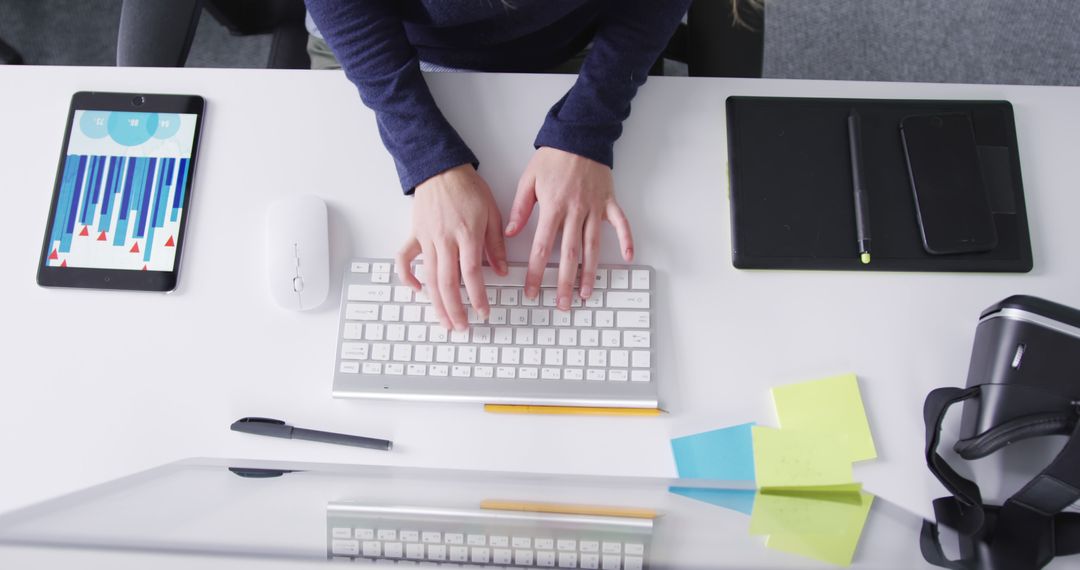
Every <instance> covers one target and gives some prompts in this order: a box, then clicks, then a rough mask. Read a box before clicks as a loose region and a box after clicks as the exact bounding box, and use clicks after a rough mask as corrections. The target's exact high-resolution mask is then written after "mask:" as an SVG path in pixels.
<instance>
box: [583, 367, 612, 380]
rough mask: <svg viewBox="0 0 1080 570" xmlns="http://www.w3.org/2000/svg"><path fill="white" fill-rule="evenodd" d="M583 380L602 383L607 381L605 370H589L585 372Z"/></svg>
mask: <svg viewBox="0 0 1080 570" xmlns="http://www.w3.org/2000/svg"><path fill="white" fill-rule="evenodd" d="M585 379H586V380H591V381H593V382H603V381H604V380H606V379H607V370H604V369H603V368H590V369H588V370H586V371H585Z"/></svg>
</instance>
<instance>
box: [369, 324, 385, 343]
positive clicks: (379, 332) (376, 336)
mask: <svg viewBox="0 0 1080 570" xmlns="http://www.w3.org/2000/svg"><path fill="white" fill-rule="evenodd" d="M384 330H385V327H384V326H383V325H382V324H381V323H368V325H367V326H366V327H364V340H382V339H383V332H384Z"/></svg>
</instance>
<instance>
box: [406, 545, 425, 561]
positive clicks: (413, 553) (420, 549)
mask: <svg viewBox="0 0 1080 570" xmlns="http://www.w3.org/2000/svg"><path fill="white" fill-rule="evenodd" d="M423 557H424V545H423V544H420V543H419V542H409V543H407V544H405V558H412V559H413V560H418V559H421V558H423Z"/></svg>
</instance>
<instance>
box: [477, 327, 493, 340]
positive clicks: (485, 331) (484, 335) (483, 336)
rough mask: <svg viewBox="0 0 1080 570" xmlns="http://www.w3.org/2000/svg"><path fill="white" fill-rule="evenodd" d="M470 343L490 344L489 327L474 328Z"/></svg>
mask: <svg viewBox="0 0 1080 570" xmlns="http://www.w3.org/2000/svg"><path fill="white" fill-rule="evenodd" d="M472 341H473V342H474V343H476V344H488V343H490V342H491V327H474V328H473V334H472Z"/></svg>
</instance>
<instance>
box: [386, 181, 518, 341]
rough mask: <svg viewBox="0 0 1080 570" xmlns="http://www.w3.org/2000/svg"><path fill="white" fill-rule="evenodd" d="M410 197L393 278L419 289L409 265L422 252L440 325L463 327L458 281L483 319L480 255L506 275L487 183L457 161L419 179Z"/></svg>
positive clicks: (485, 308) (496, 215)
mask: <svg viewBox="0 0 1080 570" xmlns="http://www.w3.org/2000/svg"><path fill="white" fill-rule="evenodd" d="M413 199H414V201H413V229H412V235H411V236H410V237H409V241H407V242H406V243H405V247H403V248H401V251H399V252H398V255H397V274H398V277H400V278H401V280H402V281H403V282H405V283H406V284H407V285H409V286H410V287H412V288H413V289H415V290H417V291H419V290H420V281H418V280H417V279H416V276H415V275H413V271H412V266H411V265H410V264H411V262H412V260H413V259H416V256H417V255H419V254H420V253H423V254H424V280H425V282H426V283H427V291H428V296H429V297H430V298H431V304H432V306H433V307H434V308H435V314H436V315H438V317H439V322H440V323H442V326H444V327H446V328H447V329H450V330H459V331H462V330H465V329H467V328H468V327H469V320H468V313H467V311H466V310H465V305H464V304H463V303H462V301H461V288H460V284H459V283H460V282H461V281H464V282H465V291H466V292H467V293H468V294H469V300H470V302H471V303H472V306H473V308H474V309H476V312H477V314H478V315H479V316H480V318H481V319H485V320H486V319H487V316H488V312H489V307H488V302H487V291H486V289H485V288H484V276H483V273H482V271H481V269H480V268H481V265H482V261H483V259H484V257H485V255H486V257H487V260H488V263H489V264H490V265H491V266H492V267H493V268H495V271H496V273H498V274H500V275H505V274H506V244H505V243H504V242H503V235H502V217H501V216H500V215H499V208H498V206H497V205H496V204H495V198H493V197H492V195H491V189H490V188H489V187H488V185H487V182H484V179H483V178H481V177H480V175H479V174H477V172H476V169H474V168H473V167H472V165H471V164H463V165H461V166H457V167H454V168H451V169H449V170H446V171H444V172H441V173H439V174H436V175H435V176H432V177H431V178H428V179H427V180H425V181H424V182H422V183H421V184H420V185H419V186H417V187H416V191H415V192H414V193H413Z"/></svg>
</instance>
